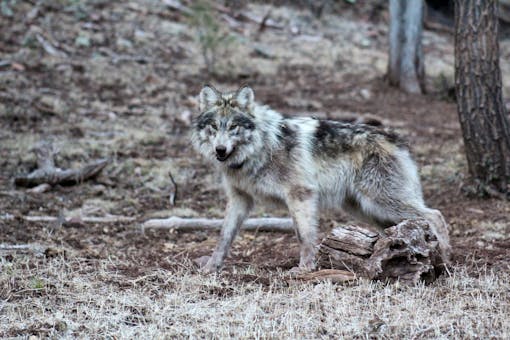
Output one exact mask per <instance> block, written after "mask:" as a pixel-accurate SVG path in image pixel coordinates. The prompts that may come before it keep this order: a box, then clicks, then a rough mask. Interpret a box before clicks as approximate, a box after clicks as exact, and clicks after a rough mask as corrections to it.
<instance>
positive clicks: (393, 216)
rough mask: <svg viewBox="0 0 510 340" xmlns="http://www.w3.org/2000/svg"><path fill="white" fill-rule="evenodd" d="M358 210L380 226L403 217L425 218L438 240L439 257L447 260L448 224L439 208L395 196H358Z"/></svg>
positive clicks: (448, 244) (448, 252)
mask: <svg viewBox="0 0 510 340" xmlns="http://www.w3.org/2000/svg"><path fill="white" fill-rule="evenodd" d="M359 202H360V210H361V212H362V213H363V214H365V215H366V216H367V218H371V219H372V220H373V221H376V223H382V224H381V226H382V227H387V226H388V225H395V224H398V223H400V222H402V221H403V220H405V219H425V220H427V221H428V222H429V225H430V228H431V230H432V232H433V233H434V235H436V238H437V240H438V242H439V248H440V250H441V257H442V259H443V261H444V262H445V263H448V262H449V259H450V254H451V246H450V239H449V236H448V225H447V224H446V221H445V220H444V217H443V215H442V214H441V212H439V210H435V209H429V208H427V207H426V206H425V204H424V203H423V202H420V201H416V200H414V201H413V200H408V201H407V202H406V203H404V202H405V201H404V200H401V199H398V198H395V197H389V195H388V196H387V197H377V198H375V199H374V198H367V197H360V200H359Z"/></svg>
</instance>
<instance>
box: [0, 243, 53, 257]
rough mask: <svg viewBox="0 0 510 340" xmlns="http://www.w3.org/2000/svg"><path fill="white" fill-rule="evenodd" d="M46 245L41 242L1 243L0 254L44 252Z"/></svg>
mask: <svg viewBox="0 0 510 340" xmlns="http://www.w3.org/2000/svg"><path fill="white" fill-rule="evenodd" d="M45 249H46V248H45V247H43V246H42V245H40V244H0V256H6V255H10V254H35V255H42V254H44V251H45Z"/></svg>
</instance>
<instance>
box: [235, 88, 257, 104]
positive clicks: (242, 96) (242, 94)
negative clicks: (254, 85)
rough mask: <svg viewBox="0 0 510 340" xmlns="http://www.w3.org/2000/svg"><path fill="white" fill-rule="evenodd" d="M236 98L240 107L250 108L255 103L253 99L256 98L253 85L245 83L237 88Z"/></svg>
mask: <svg viewBox="0 0 510 340" xmlns="http://www.w3.org/2000/svg"><path fill="white" fill-rule="evenodd" d="M235 100H236V102H237V104H238V105H239V107H242V108H244V109H250V108H251V106H252V105H253V101H254V100H255V95H254V94H253V90H252V89H251V87H249V86H246V85H245V86H242V87H241V88H240V89H239V90H237V92H236V95H235Z"/></svg>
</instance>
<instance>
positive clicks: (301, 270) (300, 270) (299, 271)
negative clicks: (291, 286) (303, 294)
mask: <svg viewBox="0 0 510 340" xmlns="http://www.w3.org/2000/svg"><path fill="white" fill-rule="evenodd" d="M313 270H314V268H312V267H305V266H299V267H292V268H291V269H289V271H288V272H287V274H289V276H291V277H298V276H300V275H303V274H307V273H310V272H311V271H313Z"/></svg>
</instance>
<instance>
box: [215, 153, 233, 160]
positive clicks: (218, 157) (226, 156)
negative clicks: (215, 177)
mask: <svg viewBox="0 0 510 340" xmlns="http://www.w3.org/2000/svg"><path fill="white" fill-rule="evenodd" d="M230 155H232V152H231V153H229V154H228V155H225V156H218V155H216V159H217V160H219V161H220V162H225V161H226V160H227V159H228V158H229V157H230Z"/></svg>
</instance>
